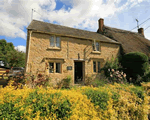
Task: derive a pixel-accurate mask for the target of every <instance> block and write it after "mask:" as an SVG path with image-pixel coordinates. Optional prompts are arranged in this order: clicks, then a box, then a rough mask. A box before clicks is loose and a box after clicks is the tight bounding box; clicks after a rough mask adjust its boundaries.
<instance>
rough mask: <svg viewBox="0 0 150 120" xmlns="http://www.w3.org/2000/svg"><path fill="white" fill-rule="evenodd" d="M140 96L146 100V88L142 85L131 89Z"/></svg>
mask: <svg viewBox="0 0 150 120" xmlns="http://www.w3.org/2000/svg"><path fill="white" fill-rule="evenodd" d="M130 90H131V91H132V92H133V93H134V94H135V95H136V96H137V97H138V98H141V99H142V100H144V90H143V89H142V88H141V87H133V88H131V89H130Z"/></svg>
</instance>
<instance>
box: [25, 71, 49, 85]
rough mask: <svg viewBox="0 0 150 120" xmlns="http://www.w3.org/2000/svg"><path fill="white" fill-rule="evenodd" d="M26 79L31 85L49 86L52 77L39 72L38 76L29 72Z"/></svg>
mask: <svg viewBox="0 0 150 120" xmlns="http://www.w3.org/2000/svg"><path fill="white" fill-rule="evenodd" d="M24 80H25V82H26V84H27V85H28V86H29V87H31V88H34V87H36V86H43V87H46V86H49V85H50V84H49V82H50V81H51V78H50V77H49V76H47V75H43V74H41V73H39V74H37V76H36V75H32V74H31V73H27V74H25V77H24Z"/></svg>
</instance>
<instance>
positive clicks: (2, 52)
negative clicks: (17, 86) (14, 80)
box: [0, 39, 25, 67]
mask: <svg viewBox="0 0 150 120" xmlns="http://www.w3.org/2000/svg"><path fill="white" fill-rule="evenodd" d="M0 61H3V63H4V65H5V66H7V67H12V66H13V67H25V53H23V52H20V51H18V50H15V49H14V45H13V43H7V42H6V40H4V39H2V40H0Z"/></svg>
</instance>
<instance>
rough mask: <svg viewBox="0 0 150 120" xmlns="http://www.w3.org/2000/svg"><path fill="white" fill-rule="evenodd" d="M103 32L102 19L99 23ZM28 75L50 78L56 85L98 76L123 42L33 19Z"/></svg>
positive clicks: (28, 50)
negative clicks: (37, 74) (61, 81)
mask: <svg viewBox="0 0 150 120" xmlns="http://www.w3.org/2000/svg"><path fill="white" fill-rule="evenodd" d="M98 23H99V24H98V26H99V29H102V25H103V19H100V20H99V21H98ZM26 53H27V54H26V72H32V74H36V72H37V71H39V72H41V73H43V74H46V75H49V76H50V77H51V78H52V82H53V83H56V82H58V81H60V80H62V79H63V78H66V77H67V76H68V75H69V76H71V78H72V80H73V83H75V84H76V83H78V82H81V81H82V82H84V80H85V77H86V76H91V75H93V76H95V77H96V76H97V75H99V74H100V69H101V68H102V67H103V66H104V64H105V62H106V60H107V59H111V58H112V56H113V57H116V56H118V55H119V54H120V43H119V42H117V41H115V40H113V39H110V38H108V37H106V36H104V35H102V34H99V33H97V32H91V31H86V30H80V29H75V28H70V27H65V26H61V25H56V24H51V23H46V22H42V21H37V20H33V21H32V22H31V23H30V25H29V26H28V28H27V46H26Z"/></svg>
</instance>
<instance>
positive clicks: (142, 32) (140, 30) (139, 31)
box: [138, 28, 144, 36]
mask: <svg viewBox="0 0 150 120" xmlns="http://www.w3.org/2000/svg"><path fill="white" fill-rule="evenodd" d="M138 33H139V34H142V35H143V36H144V29H143V28H139V29H138Z"/></svg>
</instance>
